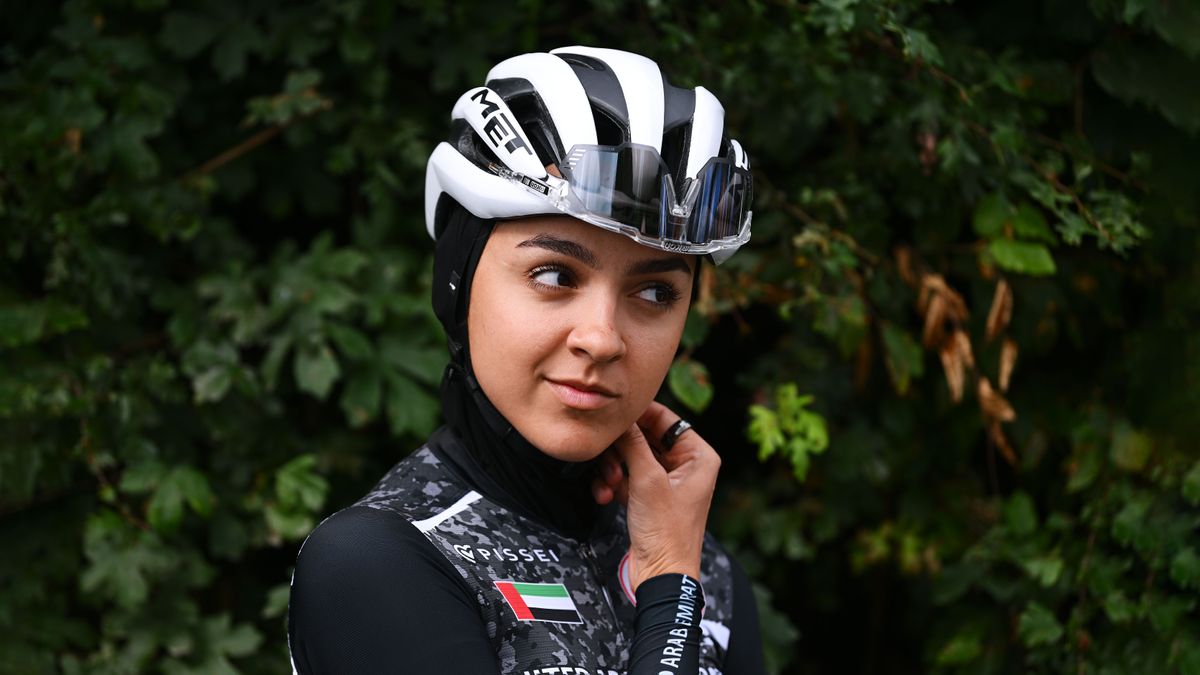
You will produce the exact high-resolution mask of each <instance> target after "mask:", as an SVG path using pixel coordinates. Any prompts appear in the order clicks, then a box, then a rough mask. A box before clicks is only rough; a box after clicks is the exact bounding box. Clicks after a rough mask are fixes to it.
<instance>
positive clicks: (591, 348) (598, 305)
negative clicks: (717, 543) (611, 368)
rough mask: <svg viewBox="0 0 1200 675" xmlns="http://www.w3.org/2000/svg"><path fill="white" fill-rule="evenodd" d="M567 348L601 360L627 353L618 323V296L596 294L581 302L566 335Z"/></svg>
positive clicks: (614, 358)
mask: <svg viewBox="0 0 1200 675" xmlns="http://www.w3.org/2000/svg"><path fill="white" fill-rule="evenodd" d="M567 347H568V348H569V349H570V350H571V352H572V353H574V354H578V355H580V356H586V357H588V358H590V359H591V360H593V361H596V362H598V363H608V362H609V361H616V360H617V359H619V358H621V357H622V356H624V355H625V338H624V337H623V336H622V335H621V330H620V327H619V326H618V325H617V303H616V299H615V298H608V297H604V298H601V297H595V298H590V299H588V300H586V301H584V302H582V303H580V312H579V313H578V314H577V315H576V317H575V320H574V326H573V327H572V328H571V332H570V334H569V335H568V336H567Z"/></svg>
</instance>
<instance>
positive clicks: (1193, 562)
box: [1171, 546, 1200, 591]
mask: <svg viewBox="0 0 1200 675" xmlns="http://www.w3.org/2000/svg"><path fill="white" fill-rule="evenodd" d="M1171 579H1172V580H1174V581H1175V583H1177V584H1179V585H1180V586H1183V587H1184V588H1190V589H1192V590H1194V591H1200V556H1197V555H1196V549H1194V548H1192V547H1191V546H1189V547H1187V548H1185V549H1183V550H1182V551H1180V552H1179V553H1176V554H1175V557H1174V558H1172V559H1171Z"/></svg>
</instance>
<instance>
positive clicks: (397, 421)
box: [387, 374, 439, 436]
mask: <svg viewBox="0 0 1200 675" xmlns="http://www.w3.org/2000/svg"><path fill="white" fill-rule="evenodd" d="M387 385H388V395H387V416H388V422H389V423H390V427H391V431H392V433H393V434H395V435H397V436H399V435H400V434H404V433H412V434H414V435H417V436H425V435H427V434H429V432H430V431H433V427H434V425H435V424H436V423H437V419H438V415H439V407H438V403H437V401H436V400H434V398H433V397H432V396H430V395H429V394H428V393H426V392H425V391H424V390H423V389H421V387H419V386H417V384H416V383H415V382H413V381H412V380H410V379H408V378H407V377H404V376H401V375H395V374H392V375H390V376H389V377H388V378H387Z"/></svg>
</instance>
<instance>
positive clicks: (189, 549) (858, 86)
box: [0, 0, 1200, 674]
mask: <svg viewBox="0 0 1200 675" xmlns="http://www.w3.org/2000/svg"><path fill="white" fill-rule="evenodd" d="M571 43H584V44H594V45H606V46H615V47H622V48H629V49H634V50H637V51H641V52H643V53H646V54H648V55H650V56H652V57H654V58H656V59H658V60H659V61H660V62H661V63H663V64H665V65H666V67H667V69H668V70H669V72H670V73H671V74H672V76H673V79H674V80H675V81H676V82H677V83H680V84H698V83H702V84H704V85H705V86H707V87H708V88H710V89H711V90H713V91H714V92H715V93H716V94H717V95H718V96H719V97H720V98H721V100H722V101H724V102H725V104H726V108H727V123H728V125H729V128H730V129H731V130H732V134H733V135H734V136H735V137H737V138H739V139H740V140H742V142H743V143H744V145H745V146H746V147H747V148H748V149H749V150H750V152H751V155H752V157H753V161H754V170H755V173H756V180H757V183H758V184H757V186H756V187H757V190H756V192H757V195H756V196H757V203H756V208H755V216H756V218H755V222H754V240H753V242H752V245H751V246H750V247H749V249H748V250H746V251H744V252H743V253H741V254H740V255H739V256H737V257H735V258H734V259H733V260H732V261H731V262H730V263H728V264H727V265H725V266H723V267H721V268H720V269H719V270H717V271H716V272H715V274H711V273H710V274H709V275H708V276H707V277H706V278H705V282H706V284H707V285H706V290H705V291H704V292H703V293H702V295H701V299H700V301H699V302H698V304H697V306H696V307H695V308H694V310H693V317H692V318H691V320H690V322H689V329H688V332H687V340H686V349H685V353H683V354H682V355H681V357H680V361H679V363H678V364H677V367H676V368H675V369H674V370H673V372H672V374H671V377H670V378H669V379H670V389H671V390H672V391H673V392H674V395H675V396H676V398H677V400H678V401H680V402H681V403H680V404H681V405H688V406H691V407H694V408H697V409H700V408H703V409H704V412H703V414H697V420H698V427H699V428H700V430H701V431H702V432H704V433H705V434H706V436H708V437H710V438H711V439H712V440H714V441H715V444H716V445H717V447H718V448H719V449H720V451H721V452H722V454H723V455H724V457H725V458H726V463H725V470H724V478H723V481H722V486H721V488H720V489H721V494H720V495H719V497H718V506H717V508H716V510H715V512H714V515H713V523H712V524H713V527H714V529H715V530H716V531H717V532H718V533H719V534H720V535H721V536H722V537H723V539H724V540H725V541H726V542H728V544H729V545H730V547H731V548H733V549H734V550H735V551H736V552H737V553H738V556H739V558H740V559H741V560H742V561H743V563H744V564H745V565H746V567H747V568H748V569H749V570H750V572H751V574H752V576H753V577H754V578H755V579H756V580H757V583H758V584H759V586H760V590H761V597H760V600H761V601H762V603H761V604H762V608H763V613H764V634H765V635H764V637H765V640H766V643H767V649H768V656H769V659H770V662H771V664H772V668H773V669H774V670H776V671H780V672H794V673H821V672H838V673H855V672H862V673H876V672H892V673H924V672H964V673H1018V672H1021V673H1024V672H1036V673H1064V672H1072V673H1114V674H1115V673H1191V674H1196V673H1200V610H1198V609H1197V601H1198V600H1200V537H1198V536H1197V534H1198V532H1200V463H1198V462H1197V452H1196V445H1195V440H1194V439H1196V438H1197V432H1198V431H1200V423H1198V416H1197V415H1196V414H1195V412H1194V411H1195V410H1196V409H1197V408H1198V407H1200V358H1198V357H1200V331H1198V330H1197V318H1198V317H1200V266H1198V265H1197V263H1196V255H1197V253H1198V252H1200V246H1198V243H1200V241H1198V237H1197V215H1196V214H1197V207H1198V206H1200V205H1198V203H1197V202H1198V200H1200V189H1198V188H1200V185H1198V179H1197V175H1198V172H1197V170H1196V169H1197V163H1196V161H1195V157H1196V155H1197V151H1198V150H1200V138H1198V136H1197V134H1200V88H1198V87H1197V86H1196V82H1197V81H1198V80H1200V78H1198V77H1197V76H1198V75H1200V67H1198V66H1200V8H1198V6H1197V5H1196V4H1195V3H1190V2H1180V1H1178V0H1046V1H1044V2H1033V1H1030V0H980V1H973V2H966V1H960V2H952V1H949V0H887V1H883V0H880V1H868V0H812V1H810V2H806V3H797V2H788V1H786V0H784V1H774V2H766V1H758V2H750V3H746V4H741V3H718V2H704V1H697V2H690V3H666V2H661V1H659V0H652V1H647V2H633V1H626V0H591V1H590V2H580V3H556V2H541V1H539V0H522V1H521V2H517V3H516V4H513V5H503V4H500V3H451V2H412V1H411V0H410V1H407V2H392V1H387V0H337V1H331V2H325V3H294V2H281V1H279V0H250V1H249V2H246V1H240V0H213V1H210V2H180V3H168V2H166V0H126V1H117V0H72V1H69V2H65V3H62V4H59V3H11V2H10V3H2V4H0V255H2V256H3V264H2V265H0V542H2V543H0V551H2V554H0V671H2V672H6V673H7V672H11V673H43V672H64V673H81V672H89V673H90V672H96V673H140V672H166V673H229V672H245V673H273V672H285V671H287V670H288V666H287V655H286V654H287V652H286V643H285V637H284V636H285V632H284V614H285V610H286V602H287V582H288V576H289V567H290V565H291V563H292V561H293V560H294V556H295V552H296V548H297V546H298V545H299V542H300V541H301V540H302V538H303V537H304V535H305V534H306V533H307V532H308V531H309V530H310V529H311V527H313V525H314V524H315V523H316V522H318V520H319V519H320V518H321V517H323V516H324V515H325V514H327V513H329V512H331V511H332V510H334V509H337V508H340V507H341V506H344V505H346V504H348V503H350V502H351V501H353V500H354V499H355V498H356V497H357V496H359V495H360V494H362V493H363V492H364V491H365V490H366V489H367V488H368V487H369V486H370V485H371V484H372V483H373V482H374V481H375V480H376V479H377V478H378V477H379V476H380V475H381V474H382V473H383V471H384V470H386V468H387V467H389V466H390V465H391V464H392V463H394V462H395V461H397V460H398V459H400V458H401V457H402V456H403V455H404V454H405V453H407V452H408V451H410V450H411V449H412V448H414V447H416V445H417V444H419V443H420V442H421V440H422V439H423V438H424V436H425V434H427V433H428V432H429V431H430V430H431V429H432V428H433V427H434V426H435V424H436V423H437V407H436V400H435V393H436V386H437V382H438V380H439V375H440V370H441V366H442V364H443V362H444V359H445V356H444V348H443V346H442V344H441V335H440V332H439V330H438V327H437V324H436V321H435V320H434V319H433V317H432V313H431V311H430V308H429V303H428V297H429V288H428V284H429V276H430V274H429V270H430V257H429V256H430V250H431V247H430V245H429V242H428V240H427V238H426V235H425V233H424V226H423V219H422V215H421V214H422V187H423V171H424V162H425V158H426V157H427V155H428V153H429V151H430V150H431V149H432V147H433V145H434V143H436V142H437V141H438V140H440V139H441V138H442V136H443V135H444V134H445V132H446V129H447V119H448V111H449V109H450V107H451V105H452V103H453V101H454V100H455V98H456V97H457V96H458V94H459V93H460V92H461V91H463V90H465V89H466V88H468V87H470V86H473V85H475V84H477V83H478V82H479V81H480V80H481V78H482V76H483V74H484V73H485V72H486V69H487V68H488V66H489V65H490V64H492V63H494V62H496V61H498V60H499V59H501V58H503V57H506V56H509V55H512V54H515V53H520V52H523V51H532V50H541V49H546V48H550V47H554V46H560V45H565V44H571ZM998 287H1000V291H997V288H998ZM1005 288H1007V289H1008V290H1009V291H1010V292H1011V320H1010V321H1005V312H1004V311H1002V310H1003V309H1004V308H1003V306H998V307H997V308H996V309H995V310H994V311H993V309H992V307H993V304H994V302H995V299H996V298H999V299H1000V301H1001V305H1003V301H1004V300H1005V297H1006V295H1005V292H1004V289H1005ZM989 313H990V314H992V315H993V316H992V317H991V318H990V319H989ZM1006 345H1007V346H1006ZM968 348H969V349H968ZM1014 355H1016V360H1015V368H1012V369H1011V378H1010V377H1009V376H1008V375H1005V374H1004V373H1001V372H1000V371H1001V370H1008V366H1011V365H1012V363H1013V356H1014ZM1005 362H1007V365H1006V366H1004V367H1002V366H1001V365H1000V364H1001V363H1005ZM947 374H948V376H947ZM1005 384H1007V386H1004V385H1005ZM959 388H961V395H960V394H958V393H957V392H956V391H955V390H956V389H959Z"/></svg>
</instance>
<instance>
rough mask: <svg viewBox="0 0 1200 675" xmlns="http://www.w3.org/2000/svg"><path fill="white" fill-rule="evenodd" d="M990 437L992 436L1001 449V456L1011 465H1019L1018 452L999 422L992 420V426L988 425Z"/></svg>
mask: <svg viewBox="0 0 1200 675" xmlns="http://www.w3.org/2000/svg"><path fill="white" fill-rule="evenodd" d="M988 438H991V439H992V442H993V443H995V444H996V447H997V448H999V449H1000V456H1001V457H1003V458H1004V461H1006V462H1008V464H1009V466H1016V465H1017V453H1015V452H1013V449H1012V446H1011V445H1009V443H1008V439H1007V438H1006V437H1005V436H1004V430H1002V429H1001V428H1000V423H999V422H992V424H991V426H989V427H988Z"/></svg>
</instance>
